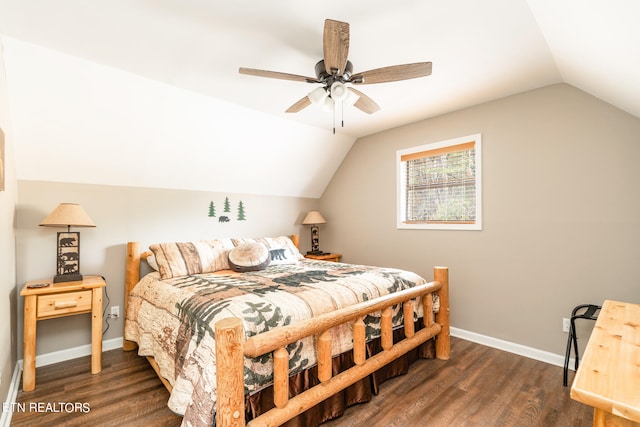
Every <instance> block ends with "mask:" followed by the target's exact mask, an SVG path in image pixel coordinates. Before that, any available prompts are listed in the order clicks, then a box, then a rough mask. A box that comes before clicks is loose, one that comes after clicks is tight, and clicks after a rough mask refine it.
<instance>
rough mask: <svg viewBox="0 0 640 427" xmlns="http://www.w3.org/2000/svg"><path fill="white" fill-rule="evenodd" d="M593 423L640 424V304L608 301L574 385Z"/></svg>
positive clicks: (573, 391) (573, 390) (574, 396)
mask: <svg viewBox="0 0 640 427" xmlns="http://www.w3.org/2000/svg"><path fill="white" fill-rule="evenodd" d="M571 398H572V399H574V400H577V401H578V402H582V403H585V404H587V405H589V406H593V408H594V412H593V425H594V426H640V304H630V303H625V302H617V301H608V300H607V301H605V302H604V304H603V305H602V310H600V314H599V315H598V320H597V321H596V324H595V327H594V329H593V332H592V334H591V338H589V343H588V344H587V347H586V349H585V353H584V358H583V359H582V361H581V363H580V367H579V368H578V372H576V376H575V379H574V381H573V385H572V386H571Z"/></svg>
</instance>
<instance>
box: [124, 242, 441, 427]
mask: <svg viewBox="0 0 640 427" xmlns="http://www.w3.org/2000/svg"><path fill="white" fill-rule="evenodd" d="M297 246H298V238H297V236H281V237H276V238H258V239H254V238H240V239H217V240H212V241H198V242H187V243H176V242H169V243H164V244H156V245H151V246H150V249H151V251H143V252H141V251H140V249H139V244H138V243H137V242H129V243H128V244H127V268H126V280H125V286H126V297H125V313H126V318H125V342H124V349H125V350H134V349H136V348H137V349H138V353H139V354H140V355H141V356H145V357H147V358H148V359H149V362H150V363H151V366H153V368H154V369H155V371H156V373H157V374H158V376H159V377H160V379H161V380H162V381H163V383H164V384H165V386H166V387H167V389H168V390H169V391H170V398H169V402H168V406H169V408H171V409H172V410H173V411H174V412H176V413H178V414H180V415H182V416H183V425H185V426H208V425H218V426H243V425H245V424H246V423H247V422H248V425H251V426H259V425H282V424H285V423H288V424H287V425H317V424H318V423H320V422H323V421H325V420H326V419H330V418H332V417H335V416H339V415H340V414H341V412H342V411H343V410H344V407H345V406H348V405H351V404H354V403H360V402H365V401H367V400H369V399H370V398H371V393H372V390H371V389H370V388H371V387H373V388H374V390H373V392H374V393H375V388H376V387H377V384H378V383H379V382H381V381H384V379H386V378H388V377H391V376H395V375H397V374H399V373H404V372H406V368H407V365H408V364H409V363H411V361H413V360H415V359H416V358H418V357H432V356H433V354H434V353H435V357H437V358H439V359H445V360H446V359H448V358H449V306H448V269H447V268H446V267H435V268H434V281H432V282H427V281H426V280H425V279H424V278H422V277H420V276H418V275H417V274H415V273H412V272H408V271H404V270H399V269H391V268H380V267H371V266H363V265H352V264H345V263H333V262H328V261H317V260H308V259H305V258H304V257H302V255H301V254H300V252H299V251H298V247H297ZM249 247H251V248H252V250H253V249H256V248H266V251H267V253H268V260H267V261H266V262H262V259H263V255H260V256H256V255H255V254H252V255H251V256H250V257H248V258H247V259H246V260H245V259H242V258H238V256H237V254H238V253H242V252H240V250H245V251H246V248H249ZM260 250H263V249H260ZM238 259H240V261H238ZM142 260H147V261H150V264H151V265H154V270H153V271H152V272H151V273H149V274H146V275H144V277H142V278H140V271H141V270H140V269H141V267H140V264H141V262H142ZM247 260H248V261H247ZM425 313H426V315H425ZM429 344H430V346H429ZM431 350H432V351H431ZM385 370H386V371H385ZM327 402H329V403H327ZM336 402H337V403H336ZM323 405H325V407H323ZM327 406H328V408H327ZM336 408H337V409H336ZM309 414H311V415H309Z"/></svg>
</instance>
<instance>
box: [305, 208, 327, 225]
mask: <svg viewBox="0 0 640 427" xmlns="http://www.w3.org/2000/svg"><path fill="white" fill-rule="evenodd" d="M302 223H303V224H304V225H312V224H326V223H327V221H326V220H325V219H324V217H323V216H322V214H321V213H320V212H318V211H311V212H309V213H308V214H307V216H305V217H304V220H303V221H302Z"/></svg>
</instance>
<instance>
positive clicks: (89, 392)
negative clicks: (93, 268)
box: [11, 338, 592, 427]
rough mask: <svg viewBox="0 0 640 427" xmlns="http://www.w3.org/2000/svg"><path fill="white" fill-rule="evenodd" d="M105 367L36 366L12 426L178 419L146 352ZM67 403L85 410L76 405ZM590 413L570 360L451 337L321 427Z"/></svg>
mask: <svg viewBox="0 0 640 427" xmlns="http://www.w3.org/2000/svg"><path fill="white" fill-rule="evenodd" d="M102 365H103V369H102V372H101V373H100V374H97V375H91V374H90V366H91V361H90V358H89V357H83V358H80V359H76V360H72V361H68V362H63V363H59V364H56V365H50V366H46V367H42V368H38V369H37V373H36V381H37V385H36V389H35V390H34V391H31V392H27V393H25V392H22V391H20V392H19V393H18V398H17V405H16V406H15V407H14V409H13V418H12V421H11V425H12V426H51V427H53V426H55V427H57V426H80V425H82V426H113V425H117V426H179V425H180V422H181V418H180V417H178V416H176V415H174V414H173V413H172V412H171V411H170V410H169V409H168V408H167V406H166V403H167V399H168V396H169V394H168V392H167V391H166V389H165V388H164V386H163V385H162V383H161V382H160V380H159V379H158V378H157V377H156V376H155V373H154V372H153V370H152V368H151V367H150V366H149V364H148V362H147V361H146V359H144V358H142V357H139V356H137V355H136V354H135V352H123V351H122V350H112V351H108V352H105V353H104V354H103V363H102ZM436 401H440V403H435V402H436ZM61 402H63V403H67V404H66V405H61V404H60V403H61ZM68 403H71V404H76V405H77V406H78V408H77V410H76V408H73V409H74V411H72V412H70V413H68V412H67V411H68V410H69V409H72V406H69V405H68ZM19 404H24V408H25V410H24V412H23V411H21V408H20V407H19V406H18V405H19ZM78 404H79V405H78ZM82 404H86V405H84V406H82ZM37 405H40V406H37ZM47 405H49V407H47ZM87 407H88V408H89V409H90V410H89V411H88V412H86V408H87ZM83 411H85V412H86V413H85V412H83ZM591 421H592V410H591V409H590V408H589V407H587V406H584V405H582V404H580V403H577V402H575V401H573V400H571V399H570V398H569V389H568V388H566V387H563V386H562V368H559V367H557V366H552V365H548V364H546V363H542V362H538V361H535V360H532V359H528V358H525V357H521V356H517V355H514V354H510V353H506V352H503V351H499V350H495V349H492V348H489V347H485V346H482V345H479V344H474V343H471V342H468V341H464V340H460V339H455V338H452V358H451V360H449V361H446V362H445V361H440V360H420V361H418V362H416V363H415V364H414V365H413V366H412V367H411V369H410V371H409V373H408V374H407V375H405V376H402V377H399V378H395V379H393V380H390V381H387V382H386V383H384V384H383V385H382V388H381V392H380V394H379V395H378V396H375V397H374V398H373V400H372V401H371V402H369V403H366V404H362V405H358V406H355V407H352V408H349V409H348V410H347V412H346V413H345V415H344V416H343V417H342V418H340V419H338V420H334V421H332V422H329V423H325V424H323V427H325V426H326V427H347V426H348V427H352V426H367V427H387V426H398V427H407V426H426V425H428V426H436V427H437V426H585V427H586V426H590V425H591Z"/></svg>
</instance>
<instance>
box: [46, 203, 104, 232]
mask: <svg viewBox="0 0 640 427" xmlns="http://www.w3.org/2000/svg"><path fill="white" fill-rule="evenodd" d="M40 225H41V226H43V227H72V226H73V227H95V226H96V224H95V223H94V222H93V220H92V219H91V218H89V215H88V214H87V213H86V212H85V210H84V209H82V206H80V205H79V204H77V203H60V205H58V207H57V208H55V209H54V210H53V212H51V213H50V214H49V215H48V216H47V217H46V218H45V219H43V220H42V222H41V223H40Z"/></svg>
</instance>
